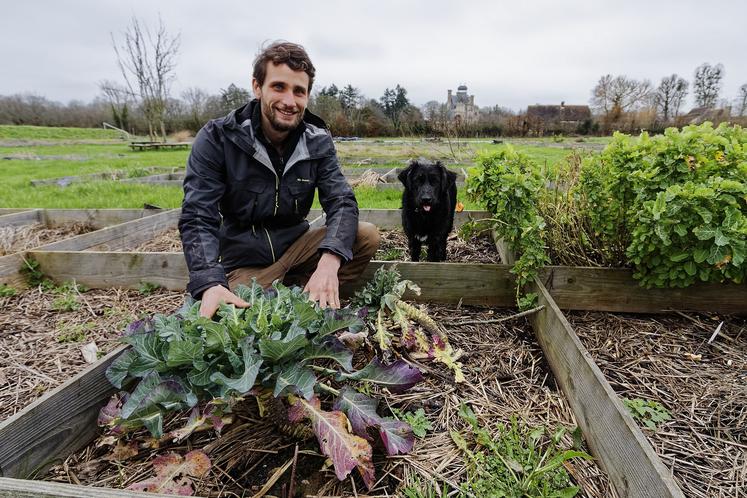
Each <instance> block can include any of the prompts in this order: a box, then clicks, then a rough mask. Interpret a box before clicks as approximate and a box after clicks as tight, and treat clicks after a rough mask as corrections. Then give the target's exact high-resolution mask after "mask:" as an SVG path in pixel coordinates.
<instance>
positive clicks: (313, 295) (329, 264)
mask: <svg viewBox="0 0 747 498" xmlns="http://www.w3.org/2000/svg"><path fill="white" fill-rule="evenodd" d="M339 269H340V256H338V255H337V254H333V253H330V252H325V253H324V254H322V257H321V258H319V263H317V265H316V271H314V273H313V274H312V275H311V278H310V279H309V281H308V283H307V284H306V287H304V289H303V290H304V292H306V291H308V292H309V299H311V300H312V301H318V302H319V306H320V307H321V308H327V307H330V308H332V309H338V308H339V307H340V282H339V280H338V279H337V270H339Z"/></svg>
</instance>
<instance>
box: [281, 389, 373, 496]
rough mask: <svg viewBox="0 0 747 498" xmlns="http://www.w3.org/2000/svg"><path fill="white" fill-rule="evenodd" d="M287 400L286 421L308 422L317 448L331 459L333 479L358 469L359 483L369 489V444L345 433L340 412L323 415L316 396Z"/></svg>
mask: <svg viewBox="0 0 747 498" xmlns="http://www.w3.org/2000/svg"><path fill="white" fill-rule="evenodd" d="M290 401H291V408H290V410H289V411H288V418H289V419H290V420H291V422H300V421H301V420H303V419H304V418H308V419H309V420H311V426H312V428H313V429H314V433H315V434H316V437H317V439H318V440H319V447H320V448H321V450H322V453H324V455H326V456H327V457H328V458H330V459H331V460H332V463H333V465H334V467H335V475H336V476H337V478H338V479H339V480H341V481H342V480H343V479H345V478H346V477H347V476H348V474H350V471H352V470H353V469H354V468H356V467H358V471H359V472H360V473H361V476H362V477H363V482H364V483H365V484H366V486H367V487H368V488H369V489H370V488H372V487H373V484H374V468H373V462H372V460H371V455H372V450H371V445H370V444H368V441H366V440H365V439H363V438H362V437H359V436H356V435H355V434H351V433H350V432H348V419H347V417H346V416H345V414H344V413H342V412H340V411H332V412H325V411H324V410H322V409H321V408H320V402H319V398H317V397H316V396H314V397H313V398H311V400H310V401H306V400H305V399H303V398H296V397H293V398H292V399H291V400H290Z"/></svg>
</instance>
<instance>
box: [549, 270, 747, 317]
mask: <svg viewBox="0 0 747 498" xmlns="http://www.w3.org/2000/svg"><path fill="white" fill-rule="evenodd" d="M540 275H541V280H542V282H543V283H544V284H545V286H546V287H547V289H548V290H549V291H550V293H551V294H552V296H553V299H555V302H557V303H558V306H560V308H561V309H569V310H594V311H619V312H627V313H664V312H667V311H670V310H683V311H700V312H717V313H736V314H747V285H745V284H741V285H738V284H703V283H697V284H695V285H692V286H690V287H686V288H684V289H677V288H672V289H670V288H666V289H646V288H644V287H641V286H640V285H639V284H638V281H636V280H634V279H633V271H632V270H629V269H624V268H584V267H573V266H548V267H546V268H544V269H543V270H542V271H541V272H540Z"/></svg>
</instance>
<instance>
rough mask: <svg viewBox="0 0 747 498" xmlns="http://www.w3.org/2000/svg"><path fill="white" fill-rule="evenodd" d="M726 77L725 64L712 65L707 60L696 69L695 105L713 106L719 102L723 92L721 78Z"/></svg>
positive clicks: (694, 82)
mask: <svg viewBox="0 0 747 498" xmlns="http://www.w3.org/2000/svg"><path fill="white" fill-rule="evenodd" d="M723 78H724V66H723V65H721V64H716V65H715V66H711V65H710V64H708V63H707V62H705V63H703V64H701V65H700V66H698V68H697V69H695V80H694V81H693V90H694V92H695V105H696V106H697V107H706V108H709V109H710V108H713V107H716V103H717V102H718V96H719V93H721V80H722V79H723Z"/></svg>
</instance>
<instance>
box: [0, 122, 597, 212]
mask: <svg viewBox="0 0 747 498" xmlns="http://www.w3.org/2000/svg"><path fill="white" fill-rule="evenodd" d="M118 138H119V137H118V133H117V132H115V131H112V130H100V129H78V128H45V127H37V126H0V179H1V180H2V181H0V207H8V208H23V207H29V208H31V207H35V208H139V207H142V206H143V204H145V203H148V204H153V205H157V206H161V207H164V208H173V207H179V206H180V205H181V201H182V190H181V188H179V187H165V186H151V185H144V184H127V183H120V182H116V181H92V182H88V183H77V184H71V185H68V186H65V187H60V186H56V185H50V186H40V187H34V186H32V185H31V180H40V179H48V178H59V177H64V176H77V175H85V174H89V173H103V172H113V171H122V172H124V173H125V175H136V174H137V173H138V172H139V171H140V170H142V169H143V168H148V167H153V166H162V167H169V168H183V167H184V165H185V164H186V161H187V157H188V155H189V151H185V150H161V151H147V152H133V151H131V150H130V149H129V147H128V146H127V143H126V142H124V141H120V142H119V143H117V142H116V140H117V139H118ZM35 141H38V143H37V142H35ZM606 141H607V139H604V138H589V139H585V142H584V143H577V142H575V141H574V139H571V138H565V139H563V141H562V142H559V140H558V139H552V138H544V139H538V138H535V139H518V140H510V142H511V143H512V144H513V145H514V146H515V147H516V148H518V149H520V150H522V151H523V152H525V153H526V154H528V155H529V156H530V157H531V158H532V159H534V160H535V161H537V162H539V163H540V164H547V165H552V164H556V163H557V162H558V161H562V160H563V159H564V158H565V157H566V156H567V155H568V154H569V153H570V152H571V150H570V148H571V147H584V148H589V147H597V148H598V147H599V144H603V143H605V142H606ZM81 142H84V143H81ZM507 142H509V141H508V140H507ZM501 147H504V145H503V144H493V143H491V142H490V141H486V140H482V141H477V140H462V141H459V142H451V143H449V142H448V141H441V142H428V141H424V140H420V139H418V138H413V139H379V140H373V139H369V140H362V141H358V142H341V143H338V144H337V151H338V157H339V159H340V162H341V163H342V164H343V165H344V166H346V167H356V166H359V167H362V168H365V167H367V166H369V167H370V166H379V167H381V166H385V167H392V168H394V167H403V166H404V165H405V164H406V162H407V161H408V160H409V159H412V158H417V157H426V158H429V159H440V160H442V161H443V162H444V163H446V164H448V165H451V166H460V167H464V168H466V169H469V168H471V167H472V166H473V164H474V159H475V157H476V155H477V154H478V153H480V152H482V151H494V150H498V149H500V148H501ZM356 196H357V198H358V202H359V204H360V206H361V207H362V208H390V209H394V208H398V207H399V205H400V198H401V193H400V192H398V191H393V190H389V191H376V190H375V189H371V188H368V189H365V188H359V189H356ZM459 199H460V201H462V202H463V203H464V204H465V207H466V208H467V209H481V208H482V207H481V206H479V205H477V204H475V203H473V202H470V201H469V200H468V199H467V198H466V195H464V192H461V191H460V193H459ZM315 205H316V207H318V203H315Z"/></svg>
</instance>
